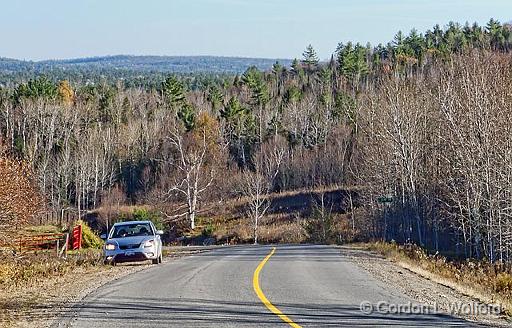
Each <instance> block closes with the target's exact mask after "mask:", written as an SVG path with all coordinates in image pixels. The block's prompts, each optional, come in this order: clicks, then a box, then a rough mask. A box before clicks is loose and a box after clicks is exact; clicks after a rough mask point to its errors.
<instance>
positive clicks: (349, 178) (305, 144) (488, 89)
mask: <svg viewBox="0 0 512 328" xmlns="http://www.w3.org/2000/svg"><path fill="white" fill-rule="evenodd" d="M511 47H512V32H511V28H510V26H508V25H506V24H505V25H502V24H500V23H499V22H497V21H494V20H491V21H489V23H488V24H487V25H486V26H483V27H481V26H478V25H476V24H475V25H464V26H461V25H458V24H455V23H450V24H448V25H447V26H446V28H440V27H439V26H436V27H434V28H433V29H432V30H430V31H427V32H426V33H425V34H420V33H418V32H417V31H415V30H413V31H411V32H410V33H408V34H403V33H401V32H399V33H398V34H396V36H395V37H394V39H393V41H391V42H389V43H388V44H386V45H378V46H376V47H372V46H371V45H361V44H353V43H350V42H349V43H344V44H340V45H339V46H338V48H337V49H336V51H335V53H334V54H333V56H332V59H331V60H330V62H328V63H325V64H321V63H319V59H318V57H317V55H316V53H315V50H314V49H313V47H311V46H309V47H308V48H307V49H306V51H305V52H304V54H303V56H302V58H301V59H299V60H295V61H293V63H292V64H291V67H289V68H288V67H286V66H285V65H282V64H279V63H276V64H275V65H273V67H272V69H270V70H267V71H262V70H260V69H258V68H256V67H250V68H248V69H246V70H245V71H244V73H243V74H239V75H233V76H230V77H225V78H223V79H222V81H219V80H216V79H211V80H208V82H207V83H203V84H201V85H200V86H196V87H195V88H192V87H190V85H189V84H188V83H187V79H186V78H183V77H180V76H174V75H171V76H167V77H166V78H165V79H163V78H162V80H160V83H159V84H158V85H154V86H151V85H145V86H142V85H140V86H137V87H135V86H133V85H127V84H124V83H121V82H117V83H109V82H107V81H105V82H103V83H96V84H94V85H93V84H85V83H79V82H71V83H70V82H68V81H67V80H65V79H64V78H63V79H62V81H60V82H58V83H55V82H53V81H51V80H50V79H48V78H45V77H37V78H32V79H30V81H27V82H25V83H20V84H17V85H13V86H6V87H4V88H2V89H1V90H0V116H1V119H2V120H1V123H0V124H1V132H2V137H1V138H2V147H3V149H4V153H5V154H6V156H9V157H13V158H17V159H20V160H23V161H24V162H25V163H27V164H28V165H29V166H30V167H31V168H32V170H33V172H34V176H35V179H36V182H37V185H38V186H39V190H40V194H41V195H42V196H44V198H45V199H46V209H47V211H54V212H56V213H61V210H62V209H68V208H72V209H76V211H77V212H78V213H79V214H83V213H84V212H86V211H88V210H93V209H96V208H98V207H100V206H103V207H105V208H106V207H109V206H112V204H116V203H117V204H124V203H126V204H146V205H147V204H150V205H152V206H153V207H154V208H158V209H159V211H160V212H159V213H160V215H161V216H162V218H163V220H165V221H167V222H170V224H171V225H175V223H176V222H186V223H187V224H188V225H190V226H191V228H194V223H195V222H196V219H197V216H198V213H200V211H201V209H202V206H203V205H204V204H207V203H214V202H216V203H219V202H226V201H227V200H229V199H237V198H244V199H245V200H246V201H247V208H246V210H245V211H244V212H243V213H242V214H241V215H243V216H245V217H247V218H250V221H249V222H252V223H253V224H257V223H258V222H261V219H262V218H263V217H264V216H265V214H266V211H267V210H268V208H269V205H270V204H269V199H268V198H266V197H264V196H265V195H266V194H269V193H273V192H283V191H293V190H306V191H307V190H317V189H320V188H327V187H329V186H336V185H338V186H356V187H357V188H356V190H357V195H355V197H356V198H357V202H355V205H354V204H352V205H353V206H351V210H352V216H351V219H352V222H351V224H350V225H349V226H350V236H351V238H352V239H357V240H367V239H379V238H381V239H385V240H392V239H393V240H396V241H399V242H414V243H417V244H419V245H422V246H425V247H429V248H432V249H439V250H444V251H453V252H456V253H457V254H458V255H465V256H467V257H478V258H486V259H488V260H490V261H495V260H497V259H503V260H509V259H510V256H511V254H510V252H511V251H512V222H511V221H512V184H511V181H512V164H511V163H512V123H511V122H512V107H511V105H510V104H511V103H512V70H511V68H512V67H511V64H512V57H511V54H510V50H511ZM105 74H108V73H105ZM141 74H142V73H141ZM63 77H64V76H63ZM351 200H352V199H351ZM351 203H352V202H351ZM356 207H357V208H356ZM317 212H318V213H316V212H315V213H316V214H315V215H316V216H320V217H322V218H323V217H326V216H328V214H325V213H324V211H323V207H322V209H321V210H320V211H317ZM21 215H23V214H22V213H12V214H10V218H11V219H12V220H19V219H21V217H20V216H21ZM345 219H346V218H345ZM323 222H324V223H326V224H328V225H331V224H335V223H333V222H332V220H324V221H323ZM322 227H323V229H324V230H323V231H324V232H325V233H324V234H323V236H322V238H323V239H324V240H329V238H330V236H329V234H332V233H333V232H332V231H331V228H330V227H329V226H328V227H327V228H326V227H325V225H323V226H322ZM255 231H256V232H257V231H258V228H255ZM308 231H309V232H311V230H308ZM333 238H336V237H333Z"/></svg>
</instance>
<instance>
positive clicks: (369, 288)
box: [59, 246, 470, 328]
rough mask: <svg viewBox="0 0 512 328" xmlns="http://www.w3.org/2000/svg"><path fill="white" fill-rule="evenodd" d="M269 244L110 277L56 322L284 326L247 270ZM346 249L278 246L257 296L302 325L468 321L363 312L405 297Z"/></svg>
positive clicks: (443, 324)
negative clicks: (364, 306)
mask: <svg viewBox="0 0 512 328" xmlns="http://www.w3.org/2000/svg"><path fill="white" fill-rule="evenodd" d="M271 250H272V247H270V246H239V247H227V248H219V249H214V250H211V251H209V252H207V253H202V254H198V255H193V256H189V257H184V258H181V259H177V260H172V261H169V262H167V263H164V264H162V265H160V266H154V267H151V268H149V269H147V270H144V271H141V272H137V273H134V274H131V275H129V276H127V277H125V278H123V279H120V280H118V281H114V282H112V283H110V284H108V285H106V286H104V287H102V288H100V289H98V290H97V291H95V292H93V293H92V294H90V295H89V296H88V297H86V298H85V300H84V302H83V304H81V305H79V306H77V307H76V309H75V312H73V313H69V314H68V315H67V316H66V317H64V318H62V320H61V322H60V324H59V326H60V327H63V326H66V327H79V328H92V327H123V328H129V327H175V326H176V327H287V326H288V327H289V324H287V323H285V322H284V321H283V319H282V318H280V317H279V316H277V315H276V314H274V313H272V312H271V311H270V310H269V309H268V308H267V307H266V306H265V305H264V303H263V302H262V300H261V299H260V297H258V295H257V293H256V292H255V288H254V283H253V275H254V271H255V270H256V268H257V267H258V266H259V265H260V263H261V262H262V260H263V259H264V258H265V257H267V256H268V255H269V253H270V252H271ZM350 252H351V251H350V250H340V249H339V248H334V247H330V246H277V247H276V250H275V253H274V254H273V255H272V256H271V257H270V258H269V259H268V262H266V263H265V264H264V266H263V267H262V268H261V272H260V275H259V285H260V287H261V290H262V292H263V293H264V297H266V298H267V299H268V301H269V302H271V303H272V305H273V306H275V308H277V309H278V310H280V311H281V312H282V313H283V314H284V315H285V316H286V317H287V318H288V319H289V320H291V321H292V322H293V323H294V324H297V325H300V326H302V327H329V326H331V327H388V326H391V327H468V326H470V325H469V323H468V322H465V321H462V320H459V319H455V318H453V317H450V316H447V315H441V314H387V313H378V312H374V313H372V314H370V315H367V314H364V313H363V312H362V311H361V310H360V304H361V302H363V301H369V302H371V303H372V304H377V303H378V302H381V301H384V302H387V303H389V304H407V302H409V301H410V299H408V298H407V297H406V296H404V295H402V294H400V293H399V292H397V291H396V290H395V289H394V288H393V286H385V285H383V284H382V283H381V282H379V281H377V280H375V279H373V278H371V277H370V276H369V275H368V274H367V273H366V272H365V271H364V270H362V269H360V268H359V267H358V266H357V265H355V264H354V263H353V262H352V261H351V259H350V257H349V255H350V254H349V253H350Z"/></svg>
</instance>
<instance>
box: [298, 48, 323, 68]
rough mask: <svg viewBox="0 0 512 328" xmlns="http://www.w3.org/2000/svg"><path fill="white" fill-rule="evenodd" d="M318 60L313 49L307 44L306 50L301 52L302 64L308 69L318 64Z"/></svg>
mask: <svg viewBox="0 0 512 328" xmlns="http://www.w3.org/2000/svg"><path fill="white" fill-rule="evenodd" d="M318 62H319V60H318V56H317V54H316V51H315V49H314V48H313V46H312V45H311V44H310V45H308V46H307V48H306V50H305V51H304V52H303V53H302V64H304V65H305V66H306V67H308V68H309V69H313V68H316V67H317V66H318Z"/></svg>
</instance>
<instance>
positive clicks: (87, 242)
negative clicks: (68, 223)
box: [75, 220, 103, 248]
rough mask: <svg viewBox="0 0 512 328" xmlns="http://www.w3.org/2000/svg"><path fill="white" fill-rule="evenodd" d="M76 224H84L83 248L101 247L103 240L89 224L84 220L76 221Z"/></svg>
mask: <svg viewBox="0 0 512 328" xmlns="http://www.w3.org/2000/svg"><path fill="white" fill-rule="evenodd" d="M75 225H82V247H83V248H101V247H102V246H103V240H101V238H100V237H98V235H96V233H94V232H93V231H92V229H91V227H89V225H88V224H87V223H86V222H84V221H82V220H78V221H76V223H75Z"/></svg>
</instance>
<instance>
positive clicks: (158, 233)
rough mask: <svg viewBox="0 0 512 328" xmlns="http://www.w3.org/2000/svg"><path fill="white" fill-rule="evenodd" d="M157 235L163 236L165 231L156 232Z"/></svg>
mask: <svg viewBox="0 0 512 328" xmlns="http://www.w3.org/2000/svg"><path fill="white" fill-rule="evenodd" d="M156 234H157V235H163V234H164V231H163V230H157V231H156Z"/></svg>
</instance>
